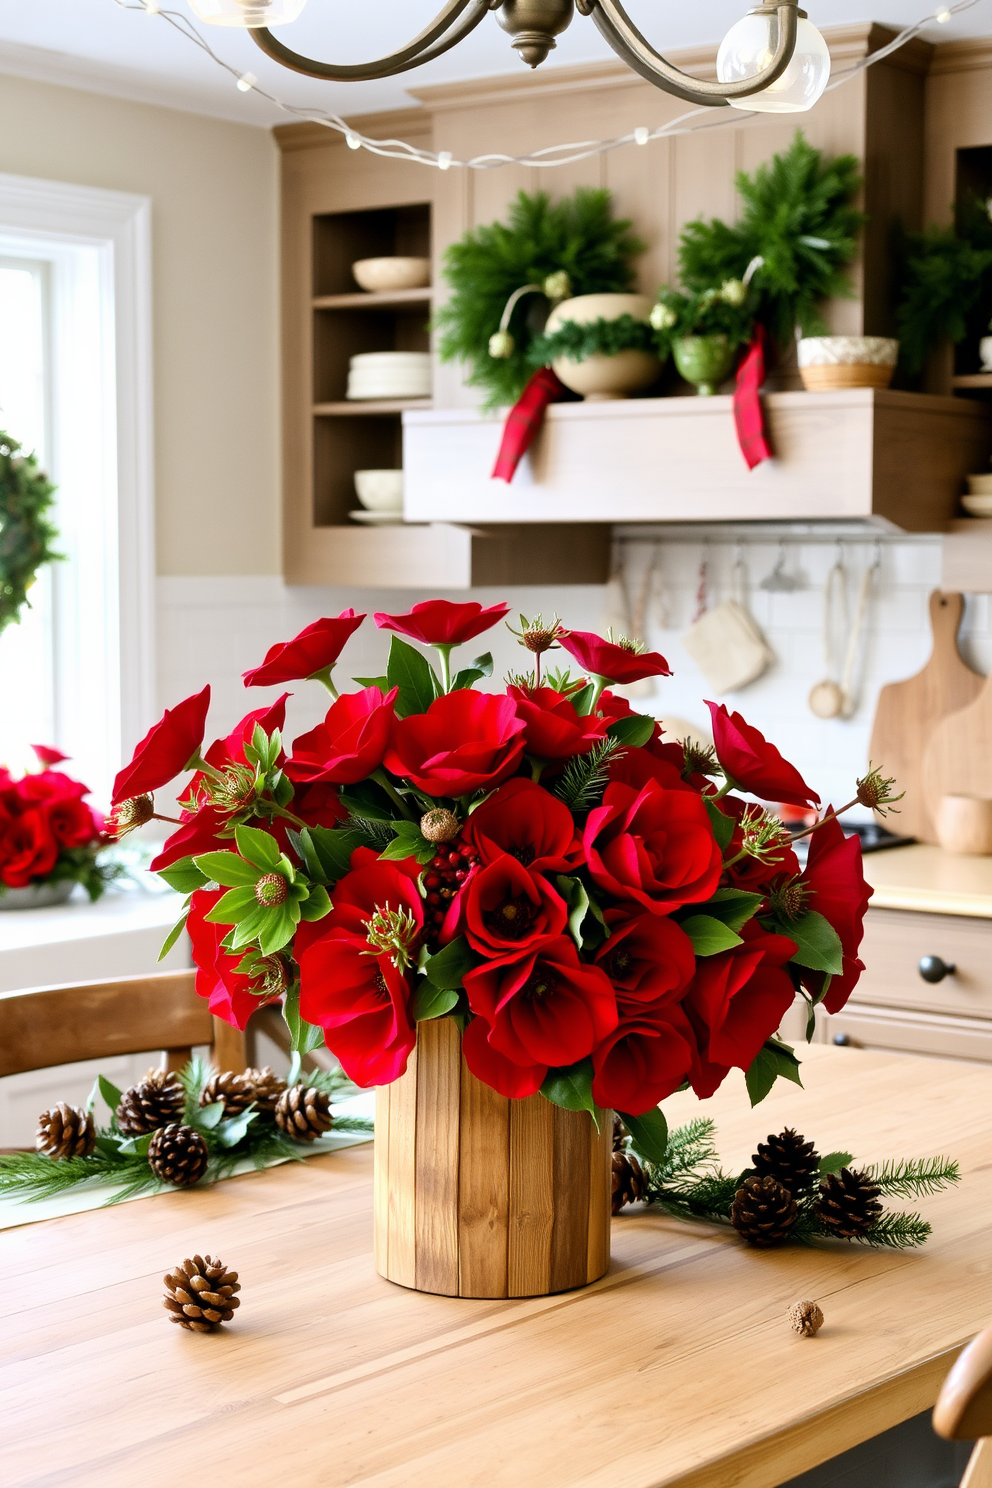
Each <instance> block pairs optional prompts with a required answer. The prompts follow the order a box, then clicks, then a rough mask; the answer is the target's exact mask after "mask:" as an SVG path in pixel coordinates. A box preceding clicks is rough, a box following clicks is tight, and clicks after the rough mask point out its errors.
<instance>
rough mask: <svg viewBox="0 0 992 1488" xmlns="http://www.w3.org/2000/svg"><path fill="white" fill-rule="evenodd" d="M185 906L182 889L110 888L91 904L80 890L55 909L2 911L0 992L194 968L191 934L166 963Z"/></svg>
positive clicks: (0, 928) (0, 911)
mask: <svg viewBox="0 0 992 1488" xmlns="http://www.w3.org/2000/svg"><path fill="white" fill-rule="evenodd" d="M182 904H183V900H182V896H181V895H180V894H175V893H172V892H171V891H170V892H168V893H163V894H149V893H145V892H143V891H142V890H140V889H132V890H130V891H123V890H119V891H115V890H110V891H108V892H107V893H106V894H105V895H104V896H103V898H102V899H98V900H97V902H96V903H95V904H91V903H90V902H89V900H88V899H87V898H86V896H85V895H84V894H83V893H82V891H81V890H77V891H76V893H75V894H74V895H73V897H72V899H71V900H70V901H69V903H68V904H63V905H59V906H58V907H56V908H53V909H21V910H17V909H15V910H0V992H15V991H17V990H18V989H19V988H21V987H44V986H49V985H52V984H53V983H57V982H69V981H74V982H75V981H78V982H84V981H92V980H94V979H95V978H98V977H104V976H106V977H113V976H130V975H138V974H140V973H142V972H151V971H162V970H165V969H166V968H177V967H182V966H188V965H189V964H190V958H189V944H188V942H187V940H186V938H185V936H182V937H180V939H179V941H178V942H177V944H176V945H175V946H174V947H173V948H172V950H171V951H170V952H169V955H168V957H167V958H166V960H165V961H163V962H159V960H158V954H159V951H160V950H161V948H162V943H163V941H164V940H165V937H166V935H167V934H168V932H169V930H170V929H171V928H172V926H173V925H174V924H175V922H176V920H177V919H178V918H179V915H180V912H181V910H182Z"/></svg>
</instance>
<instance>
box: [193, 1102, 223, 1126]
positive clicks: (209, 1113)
mask: <svg viewBox="0 0 992 1488" xmlns="http://www.w3.org/2000/svg"><path fill="white" fill-rule="evenodd" d="M223 1119H224V1102H223V1101H211V1103H210V1105H209V1106H201V1107H200V1109H199V1110H198V1111H197V1113H196V1124H197V1126H201V1127H202V1128H203V1130H204V1131H213V1129H214V1127H215V1126H219V1125H220V1123H221V1122H222V1121H223Z"/></svg>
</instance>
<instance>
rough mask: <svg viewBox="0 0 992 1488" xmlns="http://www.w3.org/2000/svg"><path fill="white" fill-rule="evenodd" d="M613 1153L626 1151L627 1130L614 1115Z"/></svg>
mask: <svg viewBox="0 0 992 1488" xmlns="http://www.w3.org/2000/svg"><path fill="white" fill-rule="evenodd" d="M613 1151H614V1152H626V1151H627V1128H626V1127H625V1126H624V1124H623V1122H622V1121H621V1120H620V1117H619V1116H616V1115H614V1117H613Z"/></svg>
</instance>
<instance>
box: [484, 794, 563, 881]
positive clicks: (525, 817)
mask: <svg viewBox="0 0 992 1488" xmlns="http://www.w3.org/2000/svg"><path fill="white" fill-rule="evenodd" d="M462 835H463V836H464V839H465V841H466V842H467V843H468V844H469V845H470V846H471V847H474V848H475V850H476V852H477V853H478V854H479V857H480V858H481V859H482V861H483V863H492V862H494V861H495V860H496V859H497V858H499V857H502V855H503V854H504V853H509V854H510V856H511V857H513V858H516V859H517V861H518V862H519V863H522V864H523V866H524V867H525V868H529V869H530V870H531V872H532V873H571V872H572V871H573V869H574V868H575V867H576V866H577V865H578V863H579V862H580V861H581V858H582V844H581V843H580V842H579V840H578V838H577V837H576V835H575V822H574V821H573V819H572V813H571V812H570V811H569V809H568V807H567V806H566V805H565V803H564V801H559V799H558V797H557V796H553V795H552V794H551V792H550V791H546V790H545V789H544V786H543V785H538V784H537V783H536V781H533V780H525V779H522V778H518V779H515V780H508V781H507V782H506V784H505V785H501V786H500V788H499V790H497V791H494V793H493V794H492V795H491V796H490V797H489V799H488V800H487V801H483V803H482V805H481V806H480V807H478V809H477V810H475V811H473V812H472V815H471V816H470V817H469V819H468V821H467V822H466V823H465V826H464V827H463V829H462Z"/></svg>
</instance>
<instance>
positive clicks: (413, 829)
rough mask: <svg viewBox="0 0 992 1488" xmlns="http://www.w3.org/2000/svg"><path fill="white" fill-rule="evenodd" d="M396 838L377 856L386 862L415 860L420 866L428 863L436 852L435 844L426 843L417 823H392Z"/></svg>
mask: <svg viewBox="0 0 992 1488" xmlns="http://www.w3.org/2000/svg"><path fill="white" fill-rule="evenodd" d="M393 826H394V828H395V830H396V836H395V837H394V838H393V840H392V842H390V843H388V844H387V846H386V847H384V848H383V850H382V852H381V853H380V854H379V856H380V858H385V859H386V860H387V861H390V860H392V861H397V862H402V861H403V860H404V859H405V858H416V860H417V862H418V863H420V864H425V863H429V862H430V861H431V859H432V858H433V857H434V855H435V854H436V852H437V843H435V842H428V841H427V838H426V837H425V836H424V834H423V833H422V832H421V830H420V823H419V822H408V821H398V822H393Z"/></svg>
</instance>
